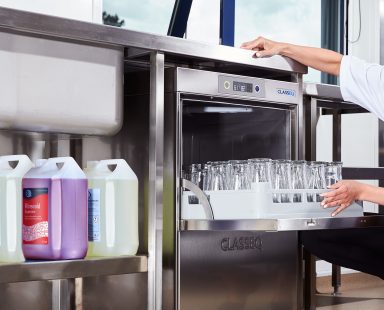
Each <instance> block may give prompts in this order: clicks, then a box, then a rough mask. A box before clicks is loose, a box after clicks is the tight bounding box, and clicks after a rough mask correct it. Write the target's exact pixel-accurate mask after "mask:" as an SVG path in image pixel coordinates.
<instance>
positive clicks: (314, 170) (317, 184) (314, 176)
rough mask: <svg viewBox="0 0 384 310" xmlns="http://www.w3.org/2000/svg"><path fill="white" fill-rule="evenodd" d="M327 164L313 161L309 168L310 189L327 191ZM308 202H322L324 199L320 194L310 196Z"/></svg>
mask: <svg viewBox="0 0 384 310" xmlns="http://www.w3.org/2000/svg"><path fill="white" fill-rule="evenodd" d="M325 164H326V163H324V162H320V161H312V162H310V163H309V164H308V166H307V176H308V188H309V189H325V188H326V183H325ZM307 201H308V202H320V201H322V197H321V196H320V194H308V195H307Z"/></svg>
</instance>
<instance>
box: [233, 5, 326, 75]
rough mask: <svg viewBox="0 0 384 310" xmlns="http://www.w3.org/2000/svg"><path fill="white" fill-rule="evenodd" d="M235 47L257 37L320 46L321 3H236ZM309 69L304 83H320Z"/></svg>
mask: <svg viewBox="0 0 384 310" xmlns="http://www.w3.org/2000/svg"><path fill="white" fill-rule="evenodd" d="M235 23H236V25H235V45H236V46H239V45H240V44H241V43H242V42H245V41H249V40H251V39H253V38H255V37H257V36H264V37H266V38H269V39H272V40H276V41H283V42H290V43H294V44H301V45H309V46H314V47H320V46H321V0H268V1H265V0H236V18H235ZM320 79H321V75H320V72H318V71H315V70H312V69H310V70H309V72H308V74H307V75H306V76H304V80H306V81H311V82H320Z"/></svg>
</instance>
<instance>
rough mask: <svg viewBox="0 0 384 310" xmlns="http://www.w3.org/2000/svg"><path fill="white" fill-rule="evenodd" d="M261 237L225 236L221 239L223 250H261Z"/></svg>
mask: <svg viewBox="0 0 384 310" xmlns="http://www.w3.org/2000/svg"><path fill="white" fill-rule="evenodd" d="M262 245H263V243H262V241H261V238H260V237H258V236H256V237H235V238H229V237H226V238H223V239H222V240H221V250H222V251H224V252H227V251H242V250H260V251H261V248H262Z"/></svg>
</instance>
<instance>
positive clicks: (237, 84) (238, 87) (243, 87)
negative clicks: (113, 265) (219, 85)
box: [233, 81, 253, 93]
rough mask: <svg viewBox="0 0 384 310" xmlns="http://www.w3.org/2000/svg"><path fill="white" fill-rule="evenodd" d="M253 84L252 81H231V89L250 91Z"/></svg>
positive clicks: (243, 91)
mask: <svg viewBox="0 0 384 310" xmlns="http://www.w3.org/2000/svg"><path fill="white" fill-rule="evenodd" d="M252 89H253V85H252V83H243V82H236V81H233V90H234V91H240V92H242V93H252Z"/></svg>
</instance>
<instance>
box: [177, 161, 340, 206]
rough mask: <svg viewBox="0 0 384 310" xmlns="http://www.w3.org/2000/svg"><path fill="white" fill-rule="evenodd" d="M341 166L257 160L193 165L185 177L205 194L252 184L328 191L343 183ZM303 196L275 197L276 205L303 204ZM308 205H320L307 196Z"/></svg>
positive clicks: (316, 199) (285, 195)
mask: <svg viewBox="0 0 384 310" xmlns="http://www.w3.org/2000/svg"><path fill="white" fill-rule="evenodd" d="M341 169H342V163H341V162H319V161H311V162H307V161H304V160H300V161H291V160H271V159H269V158H254V159H248V160H230V161H216V162H207V163H206V164H192V165H191V166H190V167H188V169H186V170H184V171H183V177H184V178H186V179H188V180H190V181H191V182H193V183H194V184H196V185H198V186H199V187H200V188H201V189H202V190H204V191H218V190H247V189H251V187H252V184H253V183H266V182H268V183H269V184H270V185H271V188H272V189H275V190H284V189H287V190H295V189H300V190H305V189H325V188H327V186H330V185H332V184H334V183H336V182H337V181H339V180H340V179H341ZM302 195H303V194H302V193H299V192H298V193H293V194H292V193H275V194H274V195H273V201H274V202H302V201H303V200H304V199H303V197H302ZM306 196H307V197H306V201H308V202H316V201H321V197H320V196H319V194H316V193H308V194H307V195H306Z"/></svg>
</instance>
